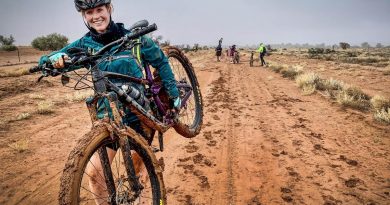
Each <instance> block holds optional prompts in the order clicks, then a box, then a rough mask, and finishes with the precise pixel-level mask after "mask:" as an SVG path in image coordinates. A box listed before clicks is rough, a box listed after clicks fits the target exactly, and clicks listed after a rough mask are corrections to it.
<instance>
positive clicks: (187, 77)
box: [30, 21, 203, 205]
mask: <svg viewBox="0 0 390 205" xmlns="http://www.w3.org/2000/svg"><path fill="white" fill-rule="evenodd" d="M133 27H134V28H133V29H134V30H133V32H131V33H129V34H127V35H125V36H124V37H122V38H121V39H119V40H117V41H114V42H112V43H110V44H108V45H106V46H104V47H103V48H101V49H100V50H99V51H97V52H96V53H95V54H90V53H89V52H87V51H85V50H83V49H81V48H71V49H69V50H68V53H69V57H70V58H71V59H70V60H65V68H64V69H61V70H58V69H55V68H53V66H52V65H51V64H50V63H45V64H43V65H41V66H36V67H33V68H31V69H30V72H31V73H34V72H39V71H40V72H42V75H41V77H40V78H39V79H38V81H39V80H41V79H42V78H43V77H49V76H58V75H61V82H62V83H63V85H65V86H69V81H70V80H72V79H73V80H76V83H75V85H74V86H71V87H73V88H74V89H75V90H79V89H93V90H94V95H93V96H92V97H89V98H88V99H87V100H86V104H87V108H88V110H89V114H90V116H91V120H92V129H91V131H89V132H88V133H87V134H85V135H84V136H83V137H82V138H80V140H79V141H78V142H77V144H76V146H75V147H74V148H73V150H72V151H71V153H70V154H69V157H68V160H67V162H66V164H65V168H64V170H63V174H62V177H61V185H60V192H59V203H60V204H95V202H99V203H100V202H101V203H102V204H153V205H161V204H166V203H167V197H166V190H165V186H164V181H163V174H162V172H163V169H164V164H163V161H161V160H157V158H156V156H155V152H158V151H163V150H164V146H163V134H164V133H165V132H166V131H167V130H168V129H169V128H171V127H173V128H174V129H175V130H176V132H177V133H179V134H180V135H182V136H184V137H188V138H190V137H195V136H196V135H197V134H198V133H199V132H200V129H201V126H202V121H203V108H202V104H203V103H202V96H201V92H200V89H199V84H198V81H197V78H196V75H195V72H194V69H193V67H192V65H191V63H190V62H189V60H188V59H187V58H186V57H185V56H184V54H183V53H182V52H181V51H180V50H179V49H177V48H175V47H168V48H166V49H165V52H166V54H167V57H168V59H169V62H170V65H171V67H172V70H173V72H174V75H175V79H176V83H177V87H178V89H179V92H180V98H181V109H180V111H175V110H172V109H170V106H169V103H171V102H169V98H168V96H167V93H166V92H165V91H164V89H163V87H162V83H161V79H159V77H158V75H156V73H155V72H153V73H152V68H151V67H150V66H149V65H148V64H144V65H143V68H144V72H145V78H135V77H131V76H127V75H123V74H119V73H112V72H106V71H102V70H100V69H99V68H98V65H99V64H100V63H102V62H104V61H108V60H110V59H111V58H112V56H113V55H114V54H115V53H116V52H118V51H123V50H131V49H132V48H134V47H135V46H137V45H139V44H140V43H139V41H137V40H136V39H138V38H139V37H140V36H142V35H145V34H148V33H150V32H152V31H155V30H156V29H157V26H156V25H155V24H152V25H149V24H148V23H147V21H146V22H141V23H138V24H136V26H133ZM80 67H83V68H86V70H85V71H84V73H80V72H79V71H80V70H81V69H74V68H80ZM76 70H77V72H76ZM111 79H121V80H125V81H126V82H129V83H127V84H126V83H125V84H123V85H121V86H118V85H117V84H115V83H113V82H112V81H111ZM132 83H137V84H142V85H144V86H145V92H144V93H142V92H140V91H139V90H137V89H136V88H135V87H133V86H132V85H133V84H132ZM103 101H104V102H108V103H107V104H108V105H109V106H108V107H107V110H108V111H109V113H110V114H109V115H107V116H105V117H104V118H102V119H100V118H98V112H97V108H98V103H101V102H103ZM124 107H126V108H129V109H130V110H131V112H132V113H135V114H136V115H137V117H138V118H139V119H140V121H141V123H142V126H141V127H142V128H143V131H136V130H135V129H133V128H131V127H128V126H125V125H124V124H123V122H122V121H121V119H122V117H123V115H124V112H123V109H122V108H124ZM145 133H147V134H145ZM156 133H158V135H157V138H158V143H155V144H158V148H157V147H153V146H152V142H153V139H154V138H155V135H156ZM114 150H115V151H116V152H114ZM113 152H114V154H115V156H114V158H112V161H110V160H109V156H112V155H113ZM94 159H100V160H98V162H100V164H99V163H98V164H96V163H95V164H94V163H93V162H94V161H96V160H94ZM90 170H92V171H90ZM91 184H94V185H95V188H93V186H91ZM96 187H97V188H96ZM96 189H99V191H95V190H96Z"/></svg>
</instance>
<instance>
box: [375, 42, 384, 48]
mask: <svg viewBox="0 0 390 205" xmlns="http://www.w3.org/2000/svg"><path fill="white" fill-rule="evenodd" d="M375 47H376V48H383V45H382V44H381V43H377V44H376V46H375Z"/></svg>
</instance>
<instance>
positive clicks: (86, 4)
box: [74, 0, 111, 12]
mask: <svg viewBox="0 0 390 205" xmlns="http://www.w3.org/2000/svg"><path fill="white" fill-rule="evenodd" d="M109 3H111V0H74V4H75V6H76V9H77V11H78V12H80V11H82V10H87V9H93V8H96V7H98V6H101V5H105V4H109Z"/></svg>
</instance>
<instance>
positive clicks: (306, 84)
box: [295, 73, 321, 95]
mask: <svg viewBox="0 0 390 205" xmlns="http://www.w3.org/2000/svg"><path fill="white" fill-rule="evenodd" d="M295 82H296V83H297V84H298V86H299V88H301V89H302V91H303V93H304V95H311V94H313V93H314V92H315V91H316V89H317V87H318V85H319V83H320V82H321V78H320V77H319V76H318V75H317V74H315V73H304V74H301V75H298V76H297V77H296V79H295Z"/></svg>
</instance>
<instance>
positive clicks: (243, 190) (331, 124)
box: [0, 52, 390, 205]
mask: <svg viewBox="0 0 390 205" xmlns="http://www.w3.org/2000/svg"><path fill="white" fill-rule="evenodd" d="M190 59H191V61H192V62H193V64H194V67H195V70H196V72H197V75H198V78H199V81H200V82H199V83H200V85H201V90H202V94H203V99H204V103H205V105H204V114H205V118H204V127H203V129H202V132H201V134H200V135H199V136H197V137H196V138H194V139H184V138H182V137H180V136H179V135H177V134H175V133H174V131H170V132H168V133H167V134H166V139H165V151H164V153H162V154H160V155H159V157H164V161H165V171H164V180H165V184H166V187H167V190H168V202H169V204H221V205H222V204H288V203H291V204H327V205H331V204H389V201H390V196H389V192H390V171H389V170H390V157H389V151H390V150H389V147H390V140H389V136H390V128H389V127H388V126H387V127H385V126H382V125H378V124H376V123H374V122H373V121H372V118H371V117H370V114H364V113H360V112H357V111H352V110H345V109H342V108H341V107H340V106H339V105H337V104H334V103H332V102H329V101H328V100H326V99H325V98H323V97H321V96H320V95H312V96H303V95H302V94H301V92H300V91H299V89H298V88H297V86H296V85H295V84H294V82H293V81H290V80H286V79H284V78H282V77H280V75H279V74H276V73H273V72H271V71H270V70H268V69H263V68H261V67H253V68H250V67H249V66H248V64H247V63H245V64H239V65H233V64H228V63H226V62H220V63H217V62H215V59H214V57H213V55H212V53H210V52H209V53H204V52H203V53H202V54H196V55H195V54H191V55H190ZM36 77H37V76H23V77H21V78H19V79H23V80H24V81H25V82H32V84H31V85H30V86H29V87H28V88H26V89H27V90H25V91H23V92H22V93H20V94H17V95H16V94H13V95H9V96H6V98H3V99H1V100H0V108H1V109H0V111H1V114H2V115H3V116H12V115H15V113H18V112H20V111H22V110H25V109H27V108H28V107H29V106H33V105H35V104H36V102H35V101H32V100H26V99H27V98H26V96H27V94H28V93H44V92H43V91H41V89H42V86H38V85H35V84H34V83H33V82H34V80H35V79H36ZM0 80H1V83H0V84H1V87H6V86H5V83H7V84H11V83H12V82H13V80H16V79H15V78H12V77H11V78H2V79H0ZM48 81H49V82H48V83H47V84H48V85H50V88H49V91H50V92H47V96H48V97H49V96H50V97H53V96H63V95H65V94H66V93H72V92H73V91H72V90H70V89H67V88H63V87H61V86H60V84H59V83H58V81H59V79H58V78H56V79H49V80H48ZM60 105H61V104H58V105H57V107H58V108H59V107H60ZM65 105H66V106H62V107H66V108H61V109H59V110H57V111H56V112H55V113H54V114H52V115H49V116H41V115H34V116H33V117H32V118H31V119H28V120H25V121H17V122H13V123H11V124H10V125H9V127H8V128H6V129H4V130H1V132H0V135H1V136H0V142H1V143H0V159H1V164H2V167H1V168H0V181H1V184H0V190H2V191H1V194H0V204H56V198H57V193H58V186H59V177H60V175H61V170H62V167H63V165H64V163H65V160H66V157H67V155H68V153H69V152H70V150H71V148H72V147H73V145H74V144H75V142H76V139H77V138H78V137H79V136H81V135H82V134H83V133H86V132H87V131H88V129H89V128H90V125H91V123H90V120H89V116H88V113H87V109H86V108H85V106H84V104H83V103H68V104H65ZM10 107H11V109H9V108H10ZM26 107H27V108H26ZM25 137H27V138H28V139H29V140H30V143H29V149H28V150H27V151H25V152H22V153H17V152H15V151H13V150H12V149H11V148H9V147H8V145H9V144H10V143H12V142H15V141H17V140H20V139H22V138H25Z"/></svg>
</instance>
